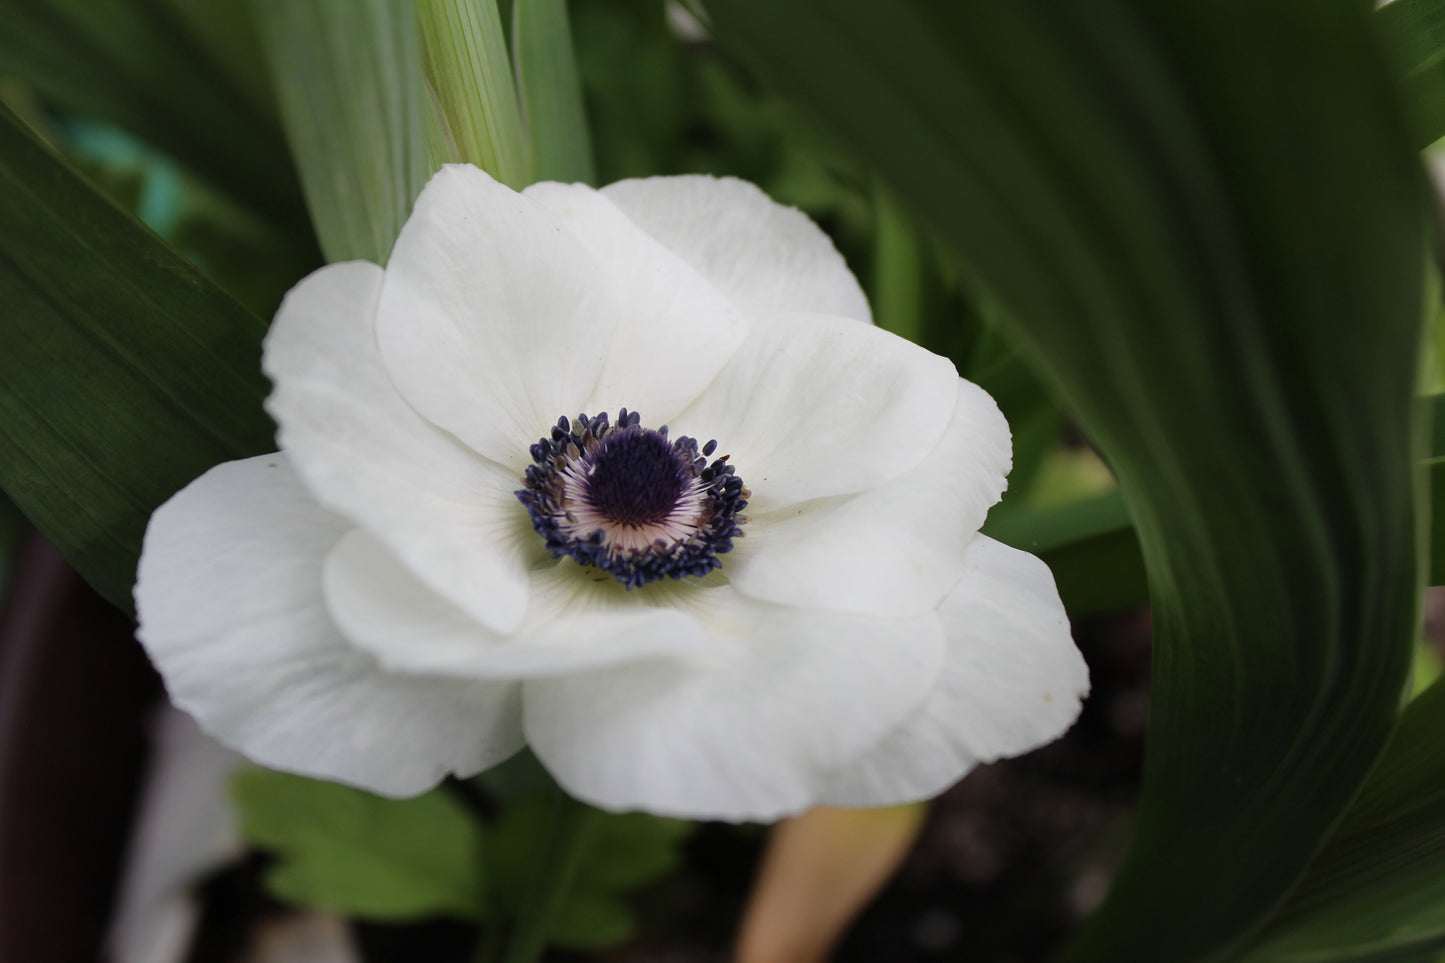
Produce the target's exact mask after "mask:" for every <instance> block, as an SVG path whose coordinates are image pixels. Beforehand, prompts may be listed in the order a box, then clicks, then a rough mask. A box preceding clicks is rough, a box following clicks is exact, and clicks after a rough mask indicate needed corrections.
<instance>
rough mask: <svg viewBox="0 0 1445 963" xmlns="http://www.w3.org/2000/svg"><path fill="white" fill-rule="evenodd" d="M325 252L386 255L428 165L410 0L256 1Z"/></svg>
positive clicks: (340, 256) (345, 256)
mask: <svg viewBox="0 0 1445 963" xmlns="http://www.w3.org/2000/svg"><path fill="white" fill-rule="evenodd" d="M252 9H253V10H254V12H255V15H256V22H257V25H258V27H259V28H260V33H261V40H262V46H263V47H264V49H265V51H266V55H267V60H268V62H269V65H270V70H271V79H272V82H273V84H274V85H275V88H276V93H277V97H278V98H279V101H280V105H281V118H282V121H283V123H284V125H285V128H286V136H287V139H288V140H289V142H290V145H291V152H292V154H293V155H294V156H295V158H296V166H297V169H298V170H299V171H300V174H301V184H302V187H303V188H304V190H305V193H306V203H307V206H308V208H309V209H310V211H311V219H312V222H313V224H314V225H315V227H316V235H317V238H318V239H319V240H320V242H321V250H322V253H324V254H325V255H326V259H327V260H328V261H345V260H351V259H355V258H364V259H366V260H368V261H374V262H375V263H377V264H384V263H386V258H387V255H389V254H390V253H391V245H392V242H393V241H394V240H396V235H397V233H398V232H399V231H400V230H401V225H402V224H403V223H404V222H405V221H406V217H407V215H408V214H409V213H410V212H411V204H412V201H413V200H415V199H416V195H417V194H418V193H419V192H420V191H421V188H422V186H423V185H424V184H425V183H426V181H427V178H429V177H430V176H431V174H432V164H431V160H430V158H429V156H428V152H427V143H428V141H427V133H426V131H427V122H426V114H427V112H428V111H429V110H430V109H431V108H430V105H429V102H428V99H427V93H426V78H425V77H424V75H423V73H422V61H421V41H420V39H419V38H418V35H417V22H416V10H415V7H414V4H413V2H412V0H252Z"/></svg>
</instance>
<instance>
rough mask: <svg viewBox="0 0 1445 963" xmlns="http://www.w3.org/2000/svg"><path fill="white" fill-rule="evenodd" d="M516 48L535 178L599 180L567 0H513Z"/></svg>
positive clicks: (513, 26)
mask: <svg viewBox="0 0 1445 963" xmlns="http://www.w3.org/2000/svg"><path fill="white" fill-rule="evenodd" d="M512 50H513V51H514V52H515V54H516V58H517V84H518V86H519V87H520V89H521V95H522V108H523V112H524V113H525V114H526V117H527V130H528V133H529V134H530V135H531V138H532V179H533V180H538V181H561V182H563V183H572V182H574V181H581V182H583V183H590V184H595V183H596V181H597V173H596V171H594V170H593V168H592V141H591V138H590V137H589V135H588V132H587V113H586V111H585V110H584V109H583V106H582V81H581V80H580V79H579V77H578V76H577V60H576V57H575V56H574V55H573V52H572V27H571V25H570V24H569V22H568V19H567V2H566V0H514V2H513V4H512Z"/></svg>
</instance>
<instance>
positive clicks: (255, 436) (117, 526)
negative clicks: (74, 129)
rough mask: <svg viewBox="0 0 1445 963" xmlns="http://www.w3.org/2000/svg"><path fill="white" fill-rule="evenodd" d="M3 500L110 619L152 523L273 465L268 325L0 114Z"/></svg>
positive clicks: (124, 602)
mask: <svg viewBox="0 0 1445 963" xmlns="http://www.w3.org/2000/svg"><path fill="white" fill-rule="evenodd" d="M0 303H3V304H4V305H5V310H4V317H3V323H0V488H3V489H4V490H5V492H6V494H8V495H9V496H10V498H11V499H13V500H14V502H15V504H16V505H17V506H18V507H19V508H20V510H21V511H22V512H24V513H25V515H26V516H28V517H29V518H30V520H31V521H32V522H33V523H34V524H35V525H36V527H38V528H39V529H40V531H41V532H42V533H43V534H44V535H45V536H46V537H47V538H48V539H50V541H51V542H53V543H54V544H55V545H56V546H57V547H58V548H59V549H60V550H61V552H62V553H64V555H65V556H66V558H67V559H69V560H70V562H71V564H73V565H74V566H75V567H76V568H77V569H78V570H79V571H80V573H81V575H83V576H84V577H85V578H86V580H87V581H89V582H90V584H91V585H93V586H95V588H96V589H97V590H99V591H100V593H101V594H102V595H104V596H105V597H106V598H108V599H110V600H111V601H112V602H114V603H115V604H116V605H118V606H120V607H121V608H124V609H127V610H129V608H130V587H131V582H132V581H133V580H134V577H135V565H136V559H137V558H138V557H139V554H140V542H141V535H142V533H143V532H144V531H145V525H146V521H147V520H148V519H149V518H150V514H151V512H152V511H154V510H155V508H156V507H157V506H158V505H159V504H160V503H161V502H162V501H164V500H165V499H166V498H169V497H170V495H171V494H172V493H173V492H175V491H176V490H177V489H179V488H181V487H182V486H183V485H185V484H186V483H187V482H189V481H190V480H191V479H193V478H195V477H196V476H197V475H199V474H200V473H201V472H203V471H205V470H206V469H207V468H209V467H211V466H212V465H214V464H216V463H218V462H222V461H226V460H228V459H233V458H242V457H247V456H250V455H255V454H259V453H261V452H265V451H274V450H275V445H274V443H273V442H272V439H271V435H272V426H271V422H270V420H269V419H268V418H267V417H266V416H265V414H263V413H262V411H261V399H262V398H264V397H265V395H266V392H267V390H268V389H267V385H266V381H265V379H264V378H263V377H262V376H261V371H260V363H261V360H260V359H261V336H262V335H263V334H264V333H265V330H266V329H265V325H264V324H263V323H262V322H261V321H260V320H259V319H258V318H256V317H255V316H254V315H252V314H250V313H249V312H247V311H246V310H245V309H244V308H242V307H241V306H240V305H238V304H237V303H236V302H235V301H234V300H232V299H231V298H230V297H229V296H228V295H226V294H225V292H223V291H221V290H220V289H219V288H217V287H216V286H215V285H214V284H212V283H211V282H210V281H209V280H208V279H207V278H206V277H205V276H203V275H202V274H201V273H200V272H199V271H197V270H196V269H195V268H194V267H193V266H191V264H190V263H189V262H187V261H185V260H184V259H183V258H181V257H180V256H179V255H177V254H175V253H174V252H173V251H171V250H170V249H169V248H168V247H166V245H165V243H164V242H162V241H161V240H160V239H159V238H157V237H156V236H155V235H154V234H152V233H151V232H150V231H149V230H147V229H146V228H144V227H142V226H141V225H139V224H137V223H136V222H135V221H134V220H132V219H131V218H129V217H128V216H126V215H125V214H123V213H122V212H121V211H119V210H117V209H116V208H115V207H114V206H112V205H111V203H110V202H109V201H107V200H106V199H104V198H103V197H101V196H100V195H99V194H97V193H96V192H95V191H94V190H92V189H91V188H90V187H89V186H88V185H87V184H85V183H84V182H83V181H82V180H81V179H80V178H79V177H78V176H77V175H76V174H75V173H74V172H73V171H72V170H71V169H70V168H69V167H68V166H67V165H66V164H65V163H64V162H63V161H61V160H60V159H59V158H57V157H56V156H55V155H54V154H52V153H51V152H50V151H49V150H48V149H47V148H45V147H44V146H43V145H41V144H40V143H39V141H37V140H36V139H35V137H34V136H33V135H32V134H30V132H29V131H27V130H26V129H25V128H24V127H23V126H22V125H21V124H20V122H19V121H18V120H17V119H16V118H15V116H14V115H13V114H11V113H10V112H9V111H7V110H4V109H3V108H0Z"/></svg>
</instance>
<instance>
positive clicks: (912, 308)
mask: <svg viewBox="0 0 1445 963" xmlns="http://www.w3.org/2000/svg"><path fill="white" fill-rule="evenodd" d="M873 209H874V211H875V216H876V224H875V226H874V239H873V272H872V277H871V281H872V283H871V284H870V285H869V298H868V300H869V302H870V303H871V304H872V306H873V317H874V320H875V321H877V322H878V325H879V326H880V327H883V328H886V329H888V330H889V331H892V332H893V333H894V334H896V335H898V336H900V337H904V338H907V339H908V340H910V341H912V342H914V343H916V344H922V343H923V337H924V335H923V332H924V316H923V296H924V295H923V285H924V249H923V244H922V242H921V241H920V239H919V237H918V231H917V229H916V228H915V227H914V226H913V223H912V221H911V219H910V218H909V216H908V215H907V214H906V213H905V212H904V211H902V210H900V209H899V207H898V202H897V201H895V200H894V199H893V197H892V196H891V195H890V194H889V193H888V189H887V188H885V187H882V186H876V187H875V188H874V189H873Z"/></svg>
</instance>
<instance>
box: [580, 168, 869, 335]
mask: <svg viewBox="0 0 1445 963" xmlns="http://www.w3.org/2000/svg"><path fill="white" fill-rule="evenodd" d="M602 193H603V194H605V195H606V196H607V197H608V198H609V199H610V200H611V201H612V202H613V203H615V204H616V205H617V206H618V207H620V208H621V209H622V210H623V212H625V213H626V214H627V216H628V217H630V218H632V220H634V221H636V222H637V224H638V225H639V226H640V227H641V228H642V229H643V230H645V231H646V232H647V233H649V234H651V235H652V236H653V237H655V238H657V239H658V240H659V241H661V242H662V243H663V244H664V245H665V246H667V247H668V248H669V249H671V250H673V251H676V252H677V253H678V254H679V255H680V256H681V257H682V258H683V259H684V260H685V261H687V262H688V263H689V264H691V265H692V266H693V267H694V268H696V269H697V270H698V271H699V272H701V273H702V275H703V276H704V277H706V278H707V279H708V280H709V281H711V282H712V283H713V284H714V285H716V286H717V288H718V289H719V290H721V291H722V292H723V294H725V295H727V296H728V298H729V299H731V300H732V301H733V303H734V304H736V305H738V306H739V307H740V308H742V309H743V311H744V312H746V313H747V314H748V315H749V316H754V315H756V316H762V315H766V314H774V313H777V312H780V311H803V312H808V313H813V314H833V315H838V316H841V317H845V318H854V319H856V320H859V321H870V322H871V320H872V316H871V315H870V314H869V312H868V299H867V298H866V297H864V296H863V289H862V288H860V287H859V286H858V281H857V280H856V279H855V278H854V277H853V273H852V272H851V271H849V270H848V265H847V264H846V263H844V261H843V256H842V255H841V254H839V253H838V250H837V248H835V247H833V242H832V241H831V240H829V239H828V235H826V234H824V233H823V232H822V231H821V230H819V229H818V225H816V224H814V223H813V222H812V221H811V220H809V219H808V217H807V215H806V214H803V213H802V212H801V211H799V210H797V209H795V208H791V207H784V206H783V205H781V204H778V203H776V202H774V201H772V200H771V199H769V197H768V196H767V195H766V194H764V193H763V192H762V191H760V190H758V188H756V187H754V186H753V185H752V184H749V183H748V182H747V181H740V180H738V179H737V178H733V177H723V178H717V177H709V176H706V175H697V174H692V175H686V176H683V177H650V178H647V179H646V180H629V181H619V182H618V183H616V184H612V185H610V186H608V187H604V188H603V189H602Z"/></svg>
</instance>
